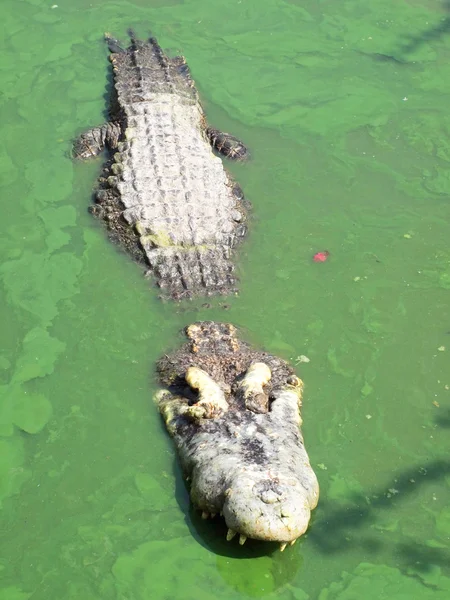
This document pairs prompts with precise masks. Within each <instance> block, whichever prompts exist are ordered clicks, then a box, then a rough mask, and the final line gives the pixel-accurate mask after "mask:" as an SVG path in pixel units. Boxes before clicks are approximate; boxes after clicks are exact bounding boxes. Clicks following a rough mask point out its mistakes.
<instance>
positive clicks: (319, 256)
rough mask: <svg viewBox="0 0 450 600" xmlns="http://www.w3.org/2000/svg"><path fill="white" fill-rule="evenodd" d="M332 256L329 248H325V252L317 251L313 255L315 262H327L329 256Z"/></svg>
mask: <svg viewBox="0 0 450 600" xmlns="http://www.w3.org/2000/svg"><path fill="white" fill-rule="evenodd" d="M329 256H330V253H329V252H328V250H324V251H323V252H316V254H314V256H313V261H314V262H325V261H326V260H327V258H328V257H329Z"/></svg>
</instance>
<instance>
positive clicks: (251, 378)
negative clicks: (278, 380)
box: [239, 362, 272, 413]
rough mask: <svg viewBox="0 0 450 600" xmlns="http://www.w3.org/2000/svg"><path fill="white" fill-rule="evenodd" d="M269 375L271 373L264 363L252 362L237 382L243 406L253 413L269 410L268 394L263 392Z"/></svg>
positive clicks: (270, 375)
mask: <svg viewBox="0 0 450 600" xmlns="http://www.w3.org/2000/svg"><path fill="white" fill-rule="evenodd" d="M271 377H272V373H271V372H270V369H269V367H268V366H267V365H266V364H265V363H263V362H254V363H252V364H251V365H250V366H249V368H248V369H247V372H246V374H245V376H244V378H243V379H242V380H241V382H240V383H239V390H240V392H241V393H242V396H243V400H244V403H245V408H247V409H248V410H251V411H252V412H254V413H267V412H269V396H268V395H267V394H266V393H265V392H264V389H263V386H264V385H266V384H267V383H268V382H269V380H270V378H271Z"/></svg>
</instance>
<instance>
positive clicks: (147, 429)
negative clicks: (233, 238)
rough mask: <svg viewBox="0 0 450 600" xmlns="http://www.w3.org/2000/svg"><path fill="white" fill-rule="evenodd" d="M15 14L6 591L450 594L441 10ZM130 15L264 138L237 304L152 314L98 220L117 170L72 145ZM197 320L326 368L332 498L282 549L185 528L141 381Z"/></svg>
mask: <svg viewBox="0 0 450 600" xmlns="http://www.w3.org/2000/svg"><path fill="white" fill-rule="evenodd" d="M2 9H3V10H2V17H3V20H4V29H5V32H6V35H5V39H4V42H3V44H2V48H1V50H2V51H1V52H0V64H1V66H2V71H1V80H2V92H3V93H2V96H1V97H0V104H1V107H2V114H3V115H4V118H3V128H2V133H3V136H2V140H3V144H2V149H1V151H0V174H1V182H0V185H1V192H2V193H1V198H2V202H3V206H4V210H3V213H2V224H1V229H2V231H1V233H2V235H1V236H0V253H1V264H0V283H1V294H0V314H1V320H2V344H1V348H0V435H1V437H0V457H1V460H0V463H1V464H0V467H1V468H0V471H1V472H0V501H1V517H2V520H3V523H2V531H3V534H4V537H3V538H2V549H3V550H4V552H3V558H0V564H1V567H0V598H1V599H2V600H24V599H26V598H31V597H32V598H33V599H36V600H40V599H41V598H42V599H44V598H45V599H48V598H49V597H61V598H74V599H77V600H79V598H92V599H94V598H95V600H100V599H103V598H105V599H106V598H108V600H110V599H114V598H117V599H119V598H122V597H125V596H126V597H127V598H130V599H133V600H141V599H142V600H143V599H144V598H148V597H149V596H151V597H152V598H156V599H159V598H161V599H163V598H168V597H170V598H176V597H184V596H186V593H191V594H192V595H193V596H194V595H195V597H196V598H197V597H201V596H205V597H206V596H208V597H210V596H211V595H214V596H215V597H216V598H219V599H220V598H224V599H225V598H226V599H227V600H228V599H230V598H232V599H239V598H248V597H260V598H270V599H275V598H281V599H285V600H291V599H299V600H307V599H308V598H309V599H310V600H313V599H320V600H332V599H335V598H336V599H337V598H339V599H340V600H344V599H350V598H361V597H364V598H367V599H371V598H377V599H378V598H380V597H381V596H382V595H383V594H384V595H385V596H386V597H389V598H393V599H394V600H397V599H401V598H404V597H405V598H411V597H414V598H415V599H417V600H422V599H424V600H428V599H430V600H431V599H432V598H436V600H438V599H440V598H444V597H447V596H448V593H449V591H448V588H449V583H448V581H449V577H450V573H449V564H450V556H449V550H448V542H449V536H450V519H449V514H448V497H449V487H450V476H449V465H448V458H447V455H448V435H449V428H448V414H449V410H450V408H449V407H450V378H449V375H448V373H450V368H449V357H450V341H449V333H448V332H449V330H450V309H449V301H448V290H449V280H450V279H449V278H450V252H449V248H448V239H449V223H450V204H449V197H450V180H449V177H448V172H449V166H450V165H449V161H450V137H449V136H450V125H449V117H448V105H449V100H450V98H449V96H450V90H449V86H448V81H450V71H449V69H450V67H449V65H448V60H447V58H446V57H447V55H448V51H449V47H450V35H449V32H450V28H449V27H448V24H449V17H450V15H449V12H448V3H446V2H439V1H437V0H418V1H417V2H409V1H405V2H395V3H392V2H388V0H376V2H374V3H371V4H367V3H363V2H359V1H358V2H357V1H356V0H352V1H350V0H349V1H347V2H344V3H333V2H326V1H325V2H320V3H317V2H316V3H314V2H310V1H307V2H299V1H298V0H263V2H261V0H245V1H244V0H243V1H240V0H236V1H232V2H230V1H229V0H218V1H216V2H214V3H208V2H206V1H205V0H186V2H183V3H181V2H176V1H172V0H151V1H150V2H142V1H141V0H134V1H125V0H118V1H116V2H105V1H104V0H102V1H101V2H100V1H97V0H89V2H88V1H86V0H75V1H74V2H72V3H69V4H67V3H66V4H63V3H57V4H53V3H50V2H43V1H42V0H26V1H23V2H21V3H17V2H12V1H10V0H5V1H4V2H3V5H2ZM133 25H134V26H135V27H136V30H137V32H138V34H139V35H142V36H144V35H147V34H148V33H149V32H151V33H153V34H156V35H157V36H158V38H159V40H160V42H161V44H162V45H163V47H165V48H169V49H170V50H171V51H172V52H173V53H174V54H175V53H177V52H182V53H183V54H184V55H186V57H187V59H188V62H189V65H190V67H191V69H192V72H193V76H194V78H195V80H196V83H197V85H198V87H199V90H200V93H201V96H202V100H203V102H204V105H205V109H206V112H207V116H208V119H209V120H210V122H211V123H212V124H213V125H214V126H217V127H221V128H223V129H225V130H230V131H231V132H232V133H233V134H235V135H238V136H239V137H241V138H243V139H244V140H245V142H246V143H248V145H249V146H250V149H251V153H252V160H251V161H250V162H249V163H248V164H247V165H245V166H244V165H242V166H239V165H231V166H230V169H231V170H232V171H233V174H234V176H235V177H236V179H237V180H238V181H239V183H240V184H241V185H242V187H243V188H244V190H245V193H246V195H247V196H248V197H249V199H250V200H251V201H252V204H253V215H252V217H251V223H250V225H251V227H250V230H251V235H250V239H249V241H248V242H247V243H246V244H245V245H244V247H243V253H242V255H241V256H242V257H243V258H242V260H241V264H240V268H239V270H240V275H241V294H240V296H239V297H238V298H234V297H233V298H231V299H230V300H229V301H227V304H228V305H229V310H228V312H223V310H222V309H221V308H219V307H213V308H211V309H206V308H204V307H202V306H201V302H199V303H196V304H194V303H193V304H187V305H181V306H178V307H177V306H173V305H170V306H169V305H162V304H161V303H159V301H158V300H157V299H156V292H155V290H154V289H152V288H151V287H149V284H148V282H147V281H146V280H144V279H143V278H142V274H141V271H140V270H139V268H138V267H137V266H136V265H133V264H132V263H131V261H129V260H128V258H127V257H126V256H124V255H123V254H121V253H119V252H117V251H116V249H114V248H113V247H111V245H110V244H109V242H108V240H107V239H106V237H105V236H104V233H103V231H102V229H101V227H99V225H98V223H96V222H95V221H94V220H93V219H92V218H91V217H90V216H89V215H88V214H87V212H86V209H87V206H88V204H89V202H90V194H91V189H92V186H93V184H94V181H95V177H96V176H97V174H98V170H99V168H100V162H97V163H94V164H93V165H91V166H87V165H77V164H75V165H74V164H73V163H72V161H71V159H70V156H69V150H70V143H71V139H72V138H73V137H74V136H75V135H76V134H77V133H78V132H79V131H80V130H82V129H84V128H86V127H89V126H91V125H95V124H98V123H101V122H102V121H103V120H104V118H105V107H106V96H107V93H108V91H107V90H108V78H109V75H108V69H109V64H108V61H107V51H106V48H105V47H104V44H103V42H102V35H103V32H104V31H108V30H109V31H112V32H113V33H114V34H116V35H117V36H119V37H125V32H126V29H127V28H128V27H129V26H133ZM324 250H328V251H329V252H330V256H329V258H328V260H327V261H326V262H325V263H323V264H318V263H313V262H312V260H311V257H312V255H313V254H315V253H316V252H318V251H324ZM202 318H203V319H218V320H224V319H227V320H230V321H232V322H233V323H235V324H236V325H238V326H241V327H243V329H244V332H245V335H246V336H247V337H248V338H249V339H250V340H252V339H253V341H255V343H256V344H257V345H258V346H263V347H266V348H267V349H268V350H269V351H272V352H277V353H280V354H281V355H283V356H284V357H285V358H287V359H291V360H293V362H295V361H296V359H297V358H298V357H300V356H302V355H304V356H307V357H308V358H309V359H310V362H309V363H300V362H298V372H299V375H301V376H302V378H303V379H304V380H305V383H306V388H305V398H304V408H303V417H304V434H305V437H306V441H307V444H308V448H309V451H310V455H311V459H312V464H313V466H314V467H315V468H316V471H317V472H318V474H319V477H320V484H321V492H322V495H321V502H320V504H319V507H318V510H317V513H316V515H315V517H314V519H313V522H312V525H311V529H310V531H309V533H308V535H307V536H305V537H304V538H303V539H302V540H300V541H299V542H298V543H297V545H296V546H294V547H292V548H288V549H286V551H285V552H284V553H283V554H280V553H279V552H278V551H275V550H274V548H272V547H266V546H261V545H258V544H252V543H247V544H246V545H245V546H244V547H242V548H241V547H239V546H238V545H237V544H234V545H233V544H232V543H231V544H227V543H226V542H225V531H224V528H223V526H222V525H221V523H220V521H219V519H217V520H216V521H208V522H206V523H205V522H203V521H202V520H201V519H200V518H199V517H198V516H197V515H195V514H192V513H191V512H190V510H189V503H188V497H187V493H186V490H185V488H184V486H183V483H182V479H181V476H180V473H179V470H178V467H177V465H176V461H175V458H174V454H173V449H172V447H171V445H170V442H169V440H168V439H167V437H166V436H165V434H164V431H163V428H162V426H161V424H160V422H159V419H158V416H157V414H156V411H155V409H154V407H153V406H152V403H151V400H150V398H151V395H152V389H151V388H152V381H153V380H152V375H151V370H152V365H153V364H154V362H155V360H156V358H157V357H158V356H159V355H161V353H163V352H164V351H166V349H170V348H171V347H173V346H175V345H176V344H177V343H178V342H179V341H180V338H179V337H178V336H177V331H178V330H179V329H180V328H181V327H183V326H184V325H186V324H188V323H190V322H192V321H194V320H197V319H202ZM149 373H150V375H149ZM186 590H188V592H187V591H186Z"/></svg>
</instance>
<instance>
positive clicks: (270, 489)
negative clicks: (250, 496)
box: [253, 479, 286, 504]
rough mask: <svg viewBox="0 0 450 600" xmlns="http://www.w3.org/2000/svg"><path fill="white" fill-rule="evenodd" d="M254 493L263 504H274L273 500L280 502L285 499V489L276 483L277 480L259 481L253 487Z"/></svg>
mask: <svg viewBox="0 0 450 600" xmlns="http://www.w3.org/2000/svg"><path fill="white" fill-rule="evenodd" d="M253 490H254V492H255V494H256V495H257V496H258V498H260V500H262V502H264V503H265V504H274V503H275V502H281V501H282V500H284V499H285V496H286V494H285V490H284V489H283V487H282V486H280V484H279V483H278V481H277V480H273V479H266V480H264V481H259V482H258V483H256V484H255V486H254V488H253Z"/></svg>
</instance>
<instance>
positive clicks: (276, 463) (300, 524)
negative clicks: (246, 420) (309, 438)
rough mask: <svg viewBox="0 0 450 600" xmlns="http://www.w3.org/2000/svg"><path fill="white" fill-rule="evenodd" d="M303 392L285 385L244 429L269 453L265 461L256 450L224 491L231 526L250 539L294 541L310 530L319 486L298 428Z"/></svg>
mask: <svg viewBox="0 0 450 600" xmlns="http://www.w3.org/2000/svg"><path fill="white" fill-rule="evenodd" d="M300 393H301V386H300V385H298V386H296V387H291V386H286V388H285V389H284V390H283V391H281V392H280V393H279V395H278V396H277V398H276V399H275V400H274V401H273V402H272V405H271V411H270V412H269V413H268V414H267V415H255V419H254V421H255V422H254V423H253V424H251V425H249V426H247V427H246V428H244V431H242V432H241V435H242V437H243V439H244V440H245V438H246V437H247V440H248V441H247V444H248V445H249V446H251V445H252V441H251V439H250V438H253V440H254V442H253V443H256V444H259V445H260V450H261V453H262V454H264V456H265V457H266V461H263V463H262V464H261V462H260V461H258V460H257V453H255V461H254V462H253V463H250V464H247V465H245V466H244V465H243V467H242V469H240V470H238V471H237V473H235V474H234V476H233V475H232V474H231V473H230V476H231V477H230V485H229V488H228V489H227V490H226V492H225V502H224V505H223V509H222V512H223V516H224V517H225V521H226V523H227V526H228V527H229V528H230V529H232V530H233V531H237V532H239V533H241V534H244V535H246V536H247V537H250V538H255V539H259V540H271V541H279V542H292V541H294V540H296V539H297V538H298V537H300V536H301V535H303V534H304V533H305V531H306V529H307V528H308V524H309V520H310V517H311V510H312V509H314V508H315V507H316V505H317V502H318V499H319V486H318V482H317V479H316V476H315V474H314V472H313V470H312V468H311V466H310V463H309V459H308V455H307V453H306V451H305V448H304V444H303V439H302V436H301V433H300V429H299V426H300V413H299V401H300ZM252 425H253V426H252ZM245 443H246V442H245V441H244V445H245ZM236 458H238V457H236Z"/></svg>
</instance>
